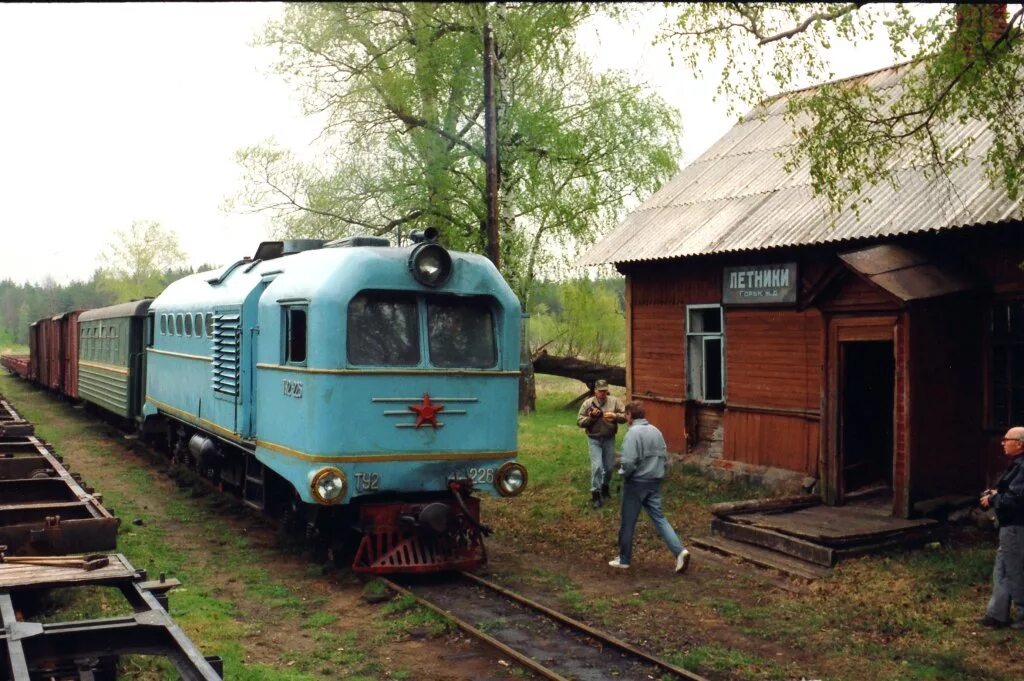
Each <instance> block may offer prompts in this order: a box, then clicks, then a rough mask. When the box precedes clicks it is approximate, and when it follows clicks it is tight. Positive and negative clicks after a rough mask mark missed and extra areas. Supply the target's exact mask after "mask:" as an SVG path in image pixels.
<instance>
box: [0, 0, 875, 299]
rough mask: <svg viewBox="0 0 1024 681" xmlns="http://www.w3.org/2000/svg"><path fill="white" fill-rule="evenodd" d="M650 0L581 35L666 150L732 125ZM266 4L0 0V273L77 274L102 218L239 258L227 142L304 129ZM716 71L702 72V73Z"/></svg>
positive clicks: (252, 241)
mask: <svg viewBox="0 0 1024 681" xmlns="http://www.w3.org/2000/svg"><path fill="white" fill-rule="evenodd" d="M662 11H663V10H660V9H654V10H652V11H651V12H650V13H649V14H648V15H647V16H646V17H643V18H641V20H639V21H637V22H635V23H634V24H632V25H630V26H618V25H616V24H614V23H613V22H610V21H607V20H602V21H599V22H594V23H593V24H592V25H590V26H589V27H588V28H587V29H586V30H583V31H581V33H580V36H579V39H580V45H581V47H582V48H583V49H585V50H586V51H587V52H589V53H590V54H591V55H592V56H593V57H594V59H595V63H596V64H597V65H598V67H599V68H621V69H625V70H627V71H629V72H631V73H632V74H633V75H634V76H635V77H636V78H638V79H645V80H647V81H648V82H649V83H650V84H651V85H652V86H653V87H654V88H655V89H656V90H657V91H658V92H659V93H660V94H661V95H662V96H663V97H664V98H665V99H667V100H668V101H669V102H670V103H671V104H673V105H674V106H676V107H677V108H678V109H680V111H681V114H682V125H683V129H684V135H683V139H682V145H683V158H682V159H681V161H682V162H684V163H685V162H686V161H689V160H692V159H693V158H695V157H696V156H698V155H699V154H700V153H701V152H702V151H704V149H706V148H707V147H708V146H710V145H711V144H712V143H713V142H714V141H715V140H717V139H718V138H719V137H720V136H721V135H723V134H724V133H725V132H726V131H727V130H728V129H729V127H731V125H732V123H733V121H731V120H729V119H727V118H726V115H725V105H724V103H718V104H716V103H713V102H712V101H711V100H712V94H713V92H714V85H715V83H714V80H713V78H709V79H707V80H704V81H695V80H694V79H693V78H691V77H689V75H688V74H687V72H686V70H685V69H684V68H683V67H681V66H679V67H673V66H672V65H671V63H670V61H669V57H668V54H667V52H666V50H665V48H664V47H662V46H659V47H654V46H652V44H651V42H652V39H653V37H654V35H655V33H656V30H657V27H658V23H659V21H660V15H661V12H662ZM282 12H283V6H282V5H280V4H277V3H231V4H227V3H211V4H185V3H169V4H161V3H153V4H131V3H129V4H6V3H4V4H0V63H2V64H4V67H3V69H0V101H2V108H0V111H2V116H0V193H2V198H3V200H2V202H0V237H2V238H0V278H11V279H14V280H15V281H19V282H22V281H32V282H36V283H38V282H40V281H42V280H43V278H44V277H46V276H48V275H49V276H52V277H53V278H54V279H56V280H57V281H58V282H61V283H65V282H67V281H69V280H71V279H85V278H88V277H89V276H90V275H91V274H92V272H93V270H94V269H95V268H96V266H97V258H98V256H99V254H100V253H101V252H103V251H104V250H105V248H106V245H107V243H108V242H109V241H110V239H111V237H112V233H113V231H114V230H117V229H126V228H127V227H129V226H130V225H131V223H132V222H133V221H135V220H156V221H158V222H160V223H161V224H162V225H163V226H164V227H166V228H168V229H170V230H173V231H174V232H175V233H176V234H177V235H178V238H179V240H180V242H181V245H182V247H183V249H184V250H185V252H186V253H187V254H188V256H189V260H190V264H192V265H199V264H201V263H208V262H209V263H215V264H223V263H226V262H230V261H233V260H235V259H237V258H239V257H242V256H244V255H251V254H252V253H253V252H254V251H255V248H256V245H257V244H258V243H259V242H260V241H261V240H262V239H264V238H267V237H268V235H269V229H270V225H269V222H268V218H267V217H265V216H262V215H239V214H231V213H227V212H225V211H224V210H223V209H222V205H223V203H224V200H225V198H227V197H229V196H231V195H233V194H234V193H235V192H236V191H237V190H238V188H239V186H240V181H241V177H240V173H239V169H238V167H237V165H236V164H235V161H234V153H235V151H236V150H237V149H239V148H240V147H243V146H246V145H249V144H255V143H258V142H261V141H263V140H265V139H267V138H269V137H274V138H276V139H277V140H278V141H279V142H280V143H282V144H283V145H285V146H287V147H289V148H292V149H294V150H296V151H297V152H298V153H300V154H301V153H303V151H304V150H306V149H308V147H309V145H310V143H311V142H312V141H313V139H314V138H315V137H316V134H317V131H318V130H317V126H316V123H315V121H312V120H308V119H306V118H304V117H303V116H302V113H301V106H300V103H299V100H298V97H297V95H296V94H295V93H294V91H293V89H292V88H291V87H290V86H288V85H287V84H286V83H285V82H284V81H283V80H282V79H281V78H280V77H279V76H277V75H276V74H274V73H273V72H272V69H271V66H272V64H273V60H274V50H273V49H271V48H260V47H253V46H252V42H253V39H254V37H255V36H256V35H257V33H259V32H260V30H261V28H262V27H263V26H264V25H265V24H266V23H267V21H268V20H270V19H272V18H275V17H278V16H280V15H281V13H282ZM891 61H892V57H891V55H890V54H889V53H888V51H887V50H886V49H884V47H882V46H880V45H876V46H867V47H862V48H861V49H859V50H857V51H856V52H854V51H852V50H850V51H848V52H846V53H842V54H840V60H839V62H838V63H837V69H836V70H837V75H839V76H847V75H853V74H855V73H860V72H865V71H870V70H872V69H876V68H880V67H883V66H886V65H888V64H889V63H891ZM715 74H716V72H714V71H712V72H711V75H712V76H714V75H715Z"/></svg>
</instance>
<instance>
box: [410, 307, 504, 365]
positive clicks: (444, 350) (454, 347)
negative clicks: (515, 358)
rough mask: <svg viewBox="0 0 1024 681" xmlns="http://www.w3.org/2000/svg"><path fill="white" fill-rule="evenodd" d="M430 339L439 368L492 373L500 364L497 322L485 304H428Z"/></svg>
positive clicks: (432, 362)
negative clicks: (495, 323)
mask: <svg viewBox="0 0 1024 681" xmlns="http://www.w3.org/2000/svg"><path fill="white" fill-rule="evenodd" d="M427 339H428V345H429V347H430V363H431V364H433V365H434V366H436V367H445V368H453V367H467V368H471V369H489V368H491V367H493V366H494V365H495V364H497V362H498V353H497V350H496V346H495V342H494V318H493V316H492V314H491V308H490V305H488V304H487V302H486V301H484V300H465V299H463V300H459V299H455V298H453V299H450V300H442V299H436V300H428V302H427Z"/></svg>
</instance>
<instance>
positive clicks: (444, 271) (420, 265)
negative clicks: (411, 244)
mask: <svg viewBox="0 0 1024 681" xmlns="http://www.w3.org/2000/svg"><path fill="white" fill-rule="evenodd" d="M409 271H410V272H412V276H413V278H415V279H416V281H418V282H419V283H421V284H423V285H424V286H432V287H436V286H440V285H441V284H443V283H445V282H446V281H448V277H450V276H451V273H452V256H450V255H449V254H448V251H446V250H445V249H444V247H443V246H441V245H440V244H436V243H434V242H424V243H421V244H419V245H418V246H416V248H414V249H412V253H411V254H410V255H409Z"/></svg>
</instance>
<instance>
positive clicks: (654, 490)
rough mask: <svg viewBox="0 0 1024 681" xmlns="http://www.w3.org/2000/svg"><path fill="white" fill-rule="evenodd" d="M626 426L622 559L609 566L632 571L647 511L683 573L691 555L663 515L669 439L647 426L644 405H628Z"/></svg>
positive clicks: (621, 536) (616, 559)
mask: <svg viewBox="0 0 1024 681" xmlns="http://www.w3.org/2000/svg"><path fill="white" fill-rule="evenodd" d="M626 422H627V423H628V424H629V432H627V433H626V438H625V440H623V442H622V465H621V467H620V468H619V473H620V474H621V475H622V477H623V479H624V480H625V484H623V486H622V520H621V522H620V525H619V555H618V556H617V557H615V558H614V559H612V560H610V561H609V562H608V564H609V565H611V566H612V567H616V568H628V567H629V561H630V560H631V559H632V557H633V531H634V530H635V529H636V521H637V518H639V517H640V509H641V508H643V509H644V510H645V511H647V515H648V516H650V518H651V523H653V524H654V529H655V530H657V532H658V534H659V535H661V538H662V539H663V540H664V541H665V545H666V546H668V550H669V551H671V552H672V555H673V556H674V557H675V571H676V572H677V573H681V572H683V571H685V570H686V568H687V566H688V565H689V564H690V552H689V551H687V550H686V549H685V548H683V544H682V542H680V541H679V537H678V536H677V535H676V531H675V530H673V529H672V525H671V524H670V523H669V522H668V519H666V518H665V514H664V513H662V511H661V481H662V479H663V478H664V477H665V469H666V467H667V464H668V448H667V447H666V446H665V438H664V437H663V436H662V434H661V431H660V430H658V429H657V428H655V427H654V426H652V425H651V424H650V423H648V422H647V414H646V412H645V410H644V407H643V404H641V403H640V402H630V403H629V404H627V405H626Z"/></svg>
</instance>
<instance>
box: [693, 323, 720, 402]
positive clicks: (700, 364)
mask: <svg viewBox="0 0 1024 681" xmlns="http://www.w3.org/2000/svg"><path fill="white" fill-rule="evenodd" d="M712 309H714V310H718V321H719V327H718V328H719V331H715V332H705V331H695V330H693V328H692V324H691V319H692V312H694V311H697V310H712ZM709 340H717V341H718V342H719V354H720V357H719V366H720V367H721V372H722V375H721V385H722V396H721V397H720V398H718V399H710V400H709V399H706V398H705V395H706V394H707V371H706V369H705V365H704V357H705V356H706V355H707V343H708V341H709ZM698 347H699V349H700V357H699V358H698V359H697V360H695V359H694V355H695V354H696V353H695V349H696V348H698ZM685 349H686V398H687V399H691V400H696V401H698V402H701V403H703V404H722V403H724V402H725V396H726V390H725V311H724V309H723V308H722V306H721V305H719V304H717V303H715V304H709V305H687V306H686V348H685ZM695 374H696V375H695ZM698 377H699V380H697V379H698Z"/></svg>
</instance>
